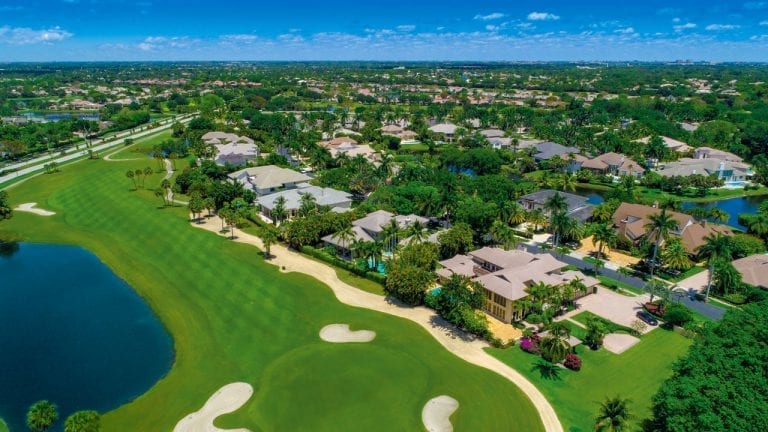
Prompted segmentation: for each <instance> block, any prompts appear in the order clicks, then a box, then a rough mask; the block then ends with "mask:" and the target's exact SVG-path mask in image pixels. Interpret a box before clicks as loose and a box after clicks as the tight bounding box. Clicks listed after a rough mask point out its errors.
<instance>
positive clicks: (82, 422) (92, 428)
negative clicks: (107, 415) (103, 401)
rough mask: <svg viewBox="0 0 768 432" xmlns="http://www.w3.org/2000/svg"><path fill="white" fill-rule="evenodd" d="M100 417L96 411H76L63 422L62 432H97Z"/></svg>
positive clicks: (99, 428) (99, 427)
mask: <svg viewBox="0 0 768 432" xmlns="http://www.w3.org/2000/svg"><path fill="white" fill-rule="evenodd" d="M100 430H101V417H100V416H99V413H97V412H96V411H78V412H76V413H74V414H72V415H70V416H69V417H67V420H66V421H65V422H64V432H99V431H100Z"/></svg>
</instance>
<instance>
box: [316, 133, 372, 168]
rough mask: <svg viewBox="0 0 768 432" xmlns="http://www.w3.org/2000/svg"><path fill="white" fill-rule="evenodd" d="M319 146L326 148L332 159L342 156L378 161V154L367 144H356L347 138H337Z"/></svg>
mask: <svg viewBox="0 0 768 432" xmlns="http://www.w3.org/2000/svg"><path fill="white" fill-rule="evenodd" d="M319 144H320V146H322V147H325V148H327V149H328V151H329V152H330V153H331V156H333V157H334V158H336V157H338V156H339V155H342V154H344V155H346V156H347V157H350V158H353V157H355V156H362V157H364V158H365V159H367V160H368V161H369V162H378V161H379V153H378V152H377V151H376V150H374V149H373V148H372V147H371V146H369V145H368V144H358V143H357V141H355V140H354V139H352V138H349V137H338V138H334V139H332V140H329V141H321V142H320V143H319Z"/></svg>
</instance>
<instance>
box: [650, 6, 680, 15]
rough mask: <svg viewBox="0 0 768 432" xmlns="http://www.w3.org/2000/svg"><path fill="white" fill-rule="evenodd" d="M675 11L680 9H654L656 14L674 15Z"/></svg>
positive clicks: (678, 11)
mask: <svg viewBox="0 0 768 432" xmlns="http://www.w3.org/2000/svg"><path fill="white" fill-rule="evenodd" d="M677 13H680V9H678V8H670V7H666V8H661V9H659V10H657V11H656V14H658V15H675V14H677Z"/></svg>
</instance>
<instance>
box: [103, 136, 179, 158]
mask: <svg viewBox="0 0 768 432" xmlns="http://www.w3.org/2000/svg"><path fill="white" fill-rule="evenodd" d="M167 139H171V131H170V129H166V130H164V131H162V132H159V133H157V134H152V135H147V136H143V137H141V138H138V139H137V140H135V141H134V143H133V144H132V145H130V146H128V147H127V148H124V149H123V150H120V151H119V152H117V153H115V154H113V155H112V156H110V159H114V160H120V159H135V158H140V157H146V156H147V155H148V154H150V153H151V152H152V147H153V146H155V145H156V144H160V143H161V142H163V141H165V140H167ZM112 151H114V150H110V152H112Z"/></svg>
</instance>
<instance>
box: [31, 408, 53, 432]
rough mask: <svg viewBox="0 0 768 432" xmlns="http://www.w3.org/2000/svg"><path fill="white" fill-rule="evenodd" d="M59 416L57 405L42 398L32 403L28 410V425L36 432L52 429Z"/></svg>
mask: <svg viewBox="0 0 768 432" xmlns="http://www.w3.org/2000/svg"><path fill="white" fill-rule="evenodd" d="M58 418H59V412H58V410H57V409H56V405H54V404H52V403H50V402H48V401H47V400H41V401H38V402H35V403H34V404H32V406H31V407H29V411H27V427H28V428H29V429H31V430H32V431H34V432H43V431H46V430H48V429H50V427H51V426H53V424H54V423H56V420H58Z"/></svg>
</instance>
